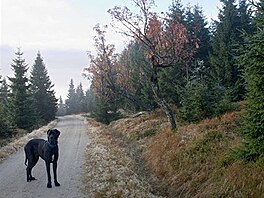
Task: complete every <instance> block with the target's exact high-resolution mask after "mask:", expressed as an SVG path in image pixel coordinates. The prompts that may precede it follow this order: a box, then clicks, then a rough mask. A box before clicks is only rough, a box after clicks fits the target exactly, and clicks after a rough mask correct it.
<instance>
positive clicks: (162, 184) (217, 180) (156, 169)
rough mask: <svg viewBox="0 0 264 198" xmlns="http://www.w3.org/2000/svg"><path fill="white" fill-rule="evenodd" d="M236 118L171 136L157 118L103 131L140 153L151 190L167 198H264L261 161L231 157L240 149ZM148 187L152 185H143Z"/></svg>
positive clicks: (125, 122) (119, 124)
mask: <svg viewBox="0 0 264 198" xmlns="http://www.w3.org/2000/svg"><path fill="white" fill-rule="evenodd" d="M241 115H242V112H232V113H227V114H225V115H223V116H221V117H217V118H213V119H207V120H204V121H202V122H200V123H197V124H190V125H185V126H180V127H179V128H178V131H177V132H176V133H173V132H171V130H170V128H169V126H168V124H167V122H166V118H165V116H164V115H163V114H162V113H160V112H155V113H152V114H145V115H141V116H139V117H136V118H125V119H120V120H118V121H115V122H112V123H111V124H110V125H109V127H108V128H109V130H111V131H114V132H115V133H116V134H119V135H116V136H115V137H116V138H121V139H122V140H125V141H126V142H128V145H130V146H131V145H134V147H137V150H140V158H141V159H143V161H142V166H143V165H144V166H145V168H146V170H147V172H148V173H147V174H149V173H151V174H152V175H154V176H155V177H156V178H158V182H153V183H152V186H153V187H154V188H155V189H157V190H158V191H159V192H160V193H161V194H162V195H163V196H167V197H264V171H263V170H264V159H263V158H262V159H260V160H258V161H257V162H248V163H246V162H243V161H239V160H236V159H235V158H234V157H232V149H234V148H236V147H237V146H238V145H240V144H241V142H242V141H243V139H242V138H241V137H240V135H239V132H238V131H239V126H240V122H241ZM149 182H152V181H149Z"/></svg>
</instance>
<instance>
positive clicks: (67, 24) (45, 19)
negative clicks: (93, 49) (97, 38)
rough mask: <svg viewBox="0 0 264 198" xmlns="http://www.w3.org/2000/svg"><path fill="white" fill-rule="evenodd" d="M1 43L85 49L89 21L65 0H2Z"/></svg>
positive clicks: (27, 47) (87, 43) (33, 47)
mask: <svg viewBox="0 0 264 198" xmlns="http://www.w3.org/2000/svg"><path fill="white" fill-rule="evenodd" d="M1 2H2V5H1V7H2V25H1V26H2V27H1V34H2V35H1V45H11V46H23V48H25V49H36V48H57V49H58V48H59V49H65V48H68V49H86V48H87V46H88V45H89V42H88V41H89V40H88V39H89V37H88V35H89V34H88V32H89V31H90V32H92V29H89V28H87V26H88V25H89V24H87V23H89V21H87V19H85V18H82V17H81V16H80V15H79V14H78V11H77V9H75V7H74V6H73V5H71V4H70V3H68V2H67V1H65V0H56V1H54V0H2V1H1Z"/></svg>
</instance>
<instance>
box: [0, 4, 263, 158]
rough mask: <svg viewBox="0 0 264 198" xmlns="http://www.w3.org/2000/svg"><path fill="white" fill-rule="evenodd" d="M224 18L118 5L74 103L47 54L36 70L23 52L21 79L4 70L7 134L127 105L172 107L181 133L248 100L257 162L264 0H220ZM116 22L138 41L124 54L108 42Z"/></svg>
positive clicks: (108, 113) (2, 107) (2, 130)
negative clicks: (59, 88)
mask: <svg viewBox="0 0 264 198" xmlns="http://www.w3.org/2000/svg"><path fill="white" fill-rule="evenodd" d="M220 1H221V3H222V7H221V8H219V13H218V19H217V20H216V21H213V22H211V23H210V24H208V19H207V18H206V17H205V15H204V14H203V10H202V8H201V7H199V6H198V5H189V6H186V7H184V6H183V5H182V3H181V1H180V0H174V1H172V4H171V5H170V6H169V8H168V11H167V12H166V13H155V12H154V11H153V7H154V5H155V2H154V1H153V0H133V2H134V4H135V7H136V8H137V11H138V12H136V11H134V10H133V11H132V10H130V9H129V8H127V7H114V8H110V9H109V10H108V13H109V15H110V17H112V19H113V23H112V24H111V25H100V24H98V25H96V26H95V27H94V31H95V36H94V46H95V50H96V54H92V53H90V54H88V56H89V59H90V65H89V67H87V68H84V76H85V77H86V78H87V80H89V81H90V82H91V87H90V89H89V90H87V91H86V92H85V93H84V90H83V89H82V85H81V84H79V85H78V86H77V87H76V88H75V85H74V82H73V80H71V81H70V84H69V89H68V96H67V99H66V101H65V102H64V101H62V99H61V98H60V99H57V98H56V97H55V90H54V89H53V86H54V85H53V84H52V82H51V81H50V79H49V76H48V73H47V70H46V67H45V64H44V62H43V59H42V57H41V54H40V52H38V53H37V57H36V60H35V63H34V65H33V68H32V70H31V72H30V77H29V78H27V72H28V68H29V67H28V65H27V64H26V63H25V60H24V59H23V53H22V52H21V50H20V49H18V50H17V52H16V58H15V59H14V60H13V62H12V64H11V67H12V70H13V71H14V77H12V78H11V77H7V79H6V78H5V77H3V76H1V84H0V136H1V138H2V137H8V136H10V135H12V133H13V132H14V131H15V130H16V129H17V128H19V129H25V130H28V131H30V130H32V129H34V128H37V127H38V126H41V125H44V124H46V123H48V122H49V121H51V120H53V119H54V118H55V116H56V115H65V114H75V113H84V112H90V113H91V115H92V116H93V117H94V118H96V120H97V121H100V122H103V123H106V124H109V123H110V122H111V121H113V120H116V119H118V118H120V117H122V115H121V114H120V109H122V110H125V111H126V112H138V111H149V112H151V111H153V110H155V109H157V108H160V109H162V110H163V112H164V113H165V115H166V118H167V120H168V123H169V124H170V128H171V132H172V133H177V128H178V125H184V124H188V123H197V122H199V121H201V120H203V119H206V118H213V117H217V116H220V115H223V114H224V113H226V112H232V111H235V110H236V109H238V108H239V106H240V105H241V103H243V104H245V106H246V107H245V111H246V113H245V116H244V118H243V120H244V121H243V126H242V127H241V133H242V134H243V136H244V137H245V139H246V141H245V144H244V146H243V149H241V152H240V154H239V155H240V156H241V157H242V158H243V159H246V160H256V159H257V158H259V157H261V156H263V153H264V144H263V140H264V133H263V132H264V111H263V110H264V32H263V31H264V14H263V12H264V1H263V0H260V1H246V0H239V1H235V0H220ZM109 28H114V29H116V30H117V32H119V33H121V34H123V35H124V36H127V37H129V38H130V43H129V44H128V45H127V46H125V48H124V50H123V51H122V52H121V53H117V52H116V50H115V45H114V44H111V43H108V42H107V40H106V34H107V31H108V29H109Z"/></svg>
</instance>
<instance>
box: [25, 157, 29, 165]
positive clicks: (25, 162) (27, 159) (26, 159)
mask: <svg viewBox="0 0 264 198" xmlns="http://www.w3.org/2000/svg"><path fill="white" fill-rule="evenodd" d="M27 161H28V158H27V157H26V159H25V165H26V166H27Z"/></svg>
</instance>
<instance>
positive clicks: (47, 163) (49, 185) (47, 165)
mask: <svg viewBox="0 0 264 198" xmlns="http://www.w3.org/2000/svg"><path fill="white" fill-rule="evenodd" d="M45 162H46V170H47V176H48V184H47V188H51V187H52V185H51V176H50V162H48V161H45Z"/></svg>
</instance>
